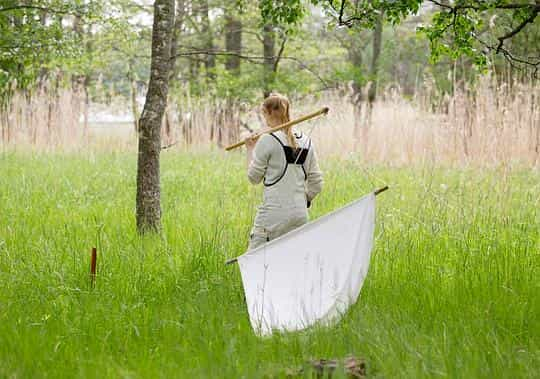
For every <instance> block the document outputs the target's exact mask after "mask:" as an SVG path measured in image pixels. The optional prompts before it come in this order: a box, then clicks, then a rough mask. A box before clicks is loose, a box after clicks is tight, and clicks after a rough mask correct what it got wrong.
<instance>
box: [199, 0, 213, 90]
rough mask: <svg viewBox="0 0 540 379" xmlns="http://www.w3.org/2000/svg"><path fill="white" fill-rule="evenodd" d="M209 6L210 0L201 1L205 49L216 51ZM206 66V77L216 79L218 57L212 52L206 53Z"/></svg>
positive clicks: (211, 79)
mask: <svg viewBox="0 0 540 379" xmlns="http://www.w3.org/2000/svg"><path fill="white" fill-rule="evenodd" d="M209 11H210V10H209V7H208V0H202V1H201V9H200V12H201V17H202V29H201V32H202V35H203V40H204V49H205V50H206V51H207V52H213V51H214V38H213V36H212V27H211V25H210V17H209V16H208V13H209ZM204 66H205V68H206V78H207V79H208V81H214V80H215V79H216V74H215V72H214V69H215V67H216V57H215V56H214V55H212V54H206V58H205V61H204Z"/></svg>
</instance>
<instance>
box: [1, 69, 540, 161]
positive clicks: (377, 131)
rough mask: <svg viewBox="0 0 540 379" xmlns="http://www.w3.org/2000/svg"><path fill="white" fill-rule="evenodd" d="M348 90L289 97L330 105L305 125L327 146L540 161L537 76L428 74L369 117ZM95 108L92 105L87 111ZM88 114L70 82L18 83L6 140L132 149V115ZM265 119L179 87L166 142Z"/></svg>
mask: <svg viewBox="0 0 540 379" xmlns="http://www.w3.org/2000/svg"><path fill="white" fill-rule="evenodd" d="M349 99H350V96H349V95H348V94H347V93H344V92H342V91H341V92H340V91H334V92H325V93H322V94H319V95H318V96H309V97H304V98H303V99H296V100H295V99H294V98H293V99H292V104H293V114H292V116H293V117H298V116H300V115H302V114H305V113H308V112H311V111H312V110H313V109H317V108H320V107H322V106H329V107H330V114H329V115H328V116H327V117H325V118H322V119H319V120H316V121H312V122H309V123H306V124H304V125H301V126H299V129H301V130H303V131H304V132H306V133H308V134H310V135H311V136H312V138H313V140H314V142H315V143H316V146H317V149H318V151H319V153H320V154H321V155H325V156H329V155H332V156H341V157H344V156H350V155H353V156H355V157H360V158H361V159H363V160H365V161H366V162H373V163H384V164H392V165H403V164H411V163H421V162H429V163H435V164H457V165H462V164H478V165H493V164H501V163H519V164H525V165H536V164H538V163H539V162H540V100H539V99H540V86H539V85H538V84H534V83H523V82H512V83H508V82H507V83H503V84H497V83H496V81H495V80H494V79H493V78H492V77H490V76H485V77H483V78H481V79H480V80H479V82H478V84H477V85H476V87H475V88H468V87H467V86H456V89H455V90H454V93H453V95H451V96H450V95H443V94H440V93H437V92H436V91H435V90H434V89H433V86H430V85H429V82H426V85H425V86H424V87H423V88H422V89H421V90H420V91H419V92H418V93H417V94H416V95H415V97H414V98H413V99H408V100H407V99H405V98H404V97H403V96H402V95H401V94H400V92H399V90H396V89H388V90H386V91H382V93H381V95H380V97H379V100H378V101H377V102H375V103H374V104H373V107H372V110H371V114H370V117H369V118H368V117H365V115H364V116H362V112H361V113H360V115H361V116H358V117H355V114H358V112H354V109H353V105H352V104H351V102H350V101H349ZM114 107H115V109H116V110H117V109H118V108H121V107H124V108H125V109H124V113H125V114H130V111H129V105H128V102H127V101H126V100H124V101H123V102H117V103H115V105H114ZM92 109H96V107H95V105H94V106H93V107H91V110H90V113H92ZM365 109H367V107H366V106H364V108H363V113H365ZM84 120H85V117H84V104H83V103H82V96H81V94H80V93H77V92H75V91H73V90H66V89H58V88H51V86H47V85H46V86H42V87H40V88H39V89H38V90H35V91H25V92H15V93H14V95H13V96H12V97H11V98H10V100H9V101H4V105H3V107H2V109H1V110H0V127H1V130H2V134H1V135H2V142H3V144H4V145H31V146H36V147H46V148H49V149H50V148H69V147H70V146H78V147H80V146H90V147H96V146H98V147H99V148H103V147H105V148H107V149H124V148H135V146H136V143H135V141H136V132H135V128H134V127H133V122H132V121H129V120H128V121H125V122H124V123H105V124H100V125H96V124H95V123H94V124H92V123H90V124H88V123H85V122H84ZM367 120H369V121H367ZM85 125H86V126H85ZM87 125H89V126H87ZM261 126H262V120H261V119H260V114H259V112H258V107H257V106H255V107H251V108H250V107H248V106H247V105H245V104H236V103H234V102H231V101H230V100H220V99H205V98H202V99H201V98H197V99H195V98H191V97H189V96H182V97H177V98H173V99H171V101H170V104H169V106H168V108H167V112H166V117H164V123H163V128H162V144H163V145H164V146H170V147H171V148H175V149H193V148H197V149H201V148H202V149H204V148H210V147H212V146H218V147H223V146H225V145H227V144H229V143H232V142H235V141H236V140H238V139H239V138H242V137H243V136H245V135H246V134H247V133H249V131H248V130H249V129H257V128H259V127H261Z"/></svg>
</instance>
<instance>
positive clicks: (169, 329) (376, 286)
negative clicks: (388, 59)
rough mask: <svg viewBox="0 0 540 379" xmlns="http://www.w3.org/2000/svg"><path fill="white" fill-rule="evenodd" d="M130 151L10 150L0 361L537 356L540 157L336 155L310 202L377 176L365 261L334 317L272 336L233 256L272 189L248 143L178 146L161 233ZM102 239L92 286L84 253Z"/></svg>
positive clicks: (118, 365) (439, 371) (14, 374)
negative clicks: (254, 326) (252, 167)
mask: <svg viewBox="0 0 540 379" xmlns="http://www.w3.org/2000/svg"><path fill="white" fill-rule="evenodd" d="M135 165H136V156H135V155H134V154H132V153H95V154H91V153H89V154H85V155H83V154H48V155H47V154H31V153H21V152H17V153H15V152H5V153H3V155H1V156H0V377H10V378H19V377H20V378H29V377H32V378H34V377H51V378H61V377H89V378H92V377H96V378H97V377H100V378H102V377H129V378H139V377H186V378H187V377H201V378H203V377H216V378H217V377H223V378H237V377H245V378H254V377H261V376H280V375H284V372H285V371H284V369H285V368H294V367H297V366H301V365H302V363H303V362H304V361H305V360H306V359H309V358H336V357H345V356H347V355H349V354H353V355H356V356H361V357H364V358H365V359H366V361H367V365H368V375H369V377H373V378H383V377H384V378H395V377H403V378H422V377H452V378H531V377H535V376H536V377H538V373H539V372H540V173H539V172H538V171H537V170H534V169H520V168H509V167H500V168H497V169H490V170H482V169H472V168H470V169H461V170H457V169H451V168H431V167H427V166H422V167H408V168H391V167H372V166H366V165H363V164H361V163H360V162H357V161H354V160H353V159H349V160H342V161H338V160H334V161H327V162H325V164H324V166H323V167H324V170H325V173H326V186H325V189H324V193H323V194H322V195H321V196H320V198H318V199H317V200H316V202H315V204H314V208H313V210H312V217H317V216H320V215H322V214H324V213H326V212H328V211H330V210H332V209H335V208H338V207H340V206H342V205H344V204H346V203H347V202H349V201H351V200H353V199H354V198H357V197H358V196H360V195H362V194H364V193H367V192H369V191H370V190H371V189H374V188H375V187H378V186H380V185H382V184H389V185H390V186H391V189H390V191H388V192H386V193H385V194H384V195H381V197H380V198H379V199H378V204H377V206H378V214H377V231H376V243H375V248H374V254H373V256H372V261H371V267H370V272H369V275H368V278H367V280H366V282H365V284H364V288H363V289H362V293H361V296H360V299H359V301H358V302H357V304H356V305H354V306H353V307H352V308H351V310H350V312H348V314H347V315H346V316H345V318H344V319H343V320H342V321H341V322H340V323H339V324H338V325H336V326H335V327H332V328H327V329H324V328H319V329H313V330H309V331H306V332H301V333H292V334H278V335H275V336H273V337H271V338H265V339H260V338H257V337H256V336H254V334H253V333H252V331H251V328H250V325H249V321H248V317H247V312H246V309H245V305H244V301H243V292H242V285H241V280H240V275H239V273H238V269H237V267H230V266H224V265H223V262H224V260H225V259H226V258H229V257H233V256H236V255H239V254H241V253H242V252H243V251H244V249H245V247H246V244H247V236H248V232H249V228H250V226H251V221H252V219H253V216H254V212H255V206H256V205H257V203H258V201H259V196H260V189H253V188H252V187H250V186H249V184H248V183H247V180H245V178H244V171H243V169H244V160H243V157H241V156H239V155H234V154H232V155H229V156H225V155H223V154H219V153H204V154H203V153H191V154H188V153H176V152H166V153H164V154H163V157H162V200H163V203H162V206H163V222H164V227H163V234H162V236H159V237H145V238H140V237H138V236H137V234H136V233H135V224H134V193H135V172H136V170H135ZM92 246H97V247H98V278H97V284H96V288H95V289H94V290H91V289H90V286H89V277H88V269H89V256H90V249H91V247H92Z"/></svg>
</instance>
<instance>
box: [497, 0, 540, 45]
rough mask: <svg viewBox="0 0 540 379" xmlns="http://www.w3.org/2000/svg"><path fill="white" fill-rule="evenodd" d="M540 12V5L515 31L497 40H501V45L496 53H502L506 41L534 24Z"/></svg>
mask: <svg viewBox="0 0 540 379" xmlns="http://www.w3.org/2000/svg"><path fill="white" fill-rule="evenodd" d="M539 12H540V5H537V6H536V7H534V8H533V9H532V13H531V15H530V16H529V17H527V18H526V19H525V20H523V21H522V22H521V24H519V25H518V26H516V27H515V28H514V29H513V30H511V31H510V32H508V33H507V34H505V35H504V36H501V37H499V38H497V39H498V40H499V44H498V45H497V50H496V52H497V53H499V52H500V51H501V49H502V47H503V44H504V41H505V40H507V39H509V38H512V37H513V36H515V35H516V34H518V33H519V32H520V31H521V30H522V29H523V28H524V27H525V26H527V24H529V23H532V22H533V21H534V19H535V18H536V16H538V13H539Z"/></svg>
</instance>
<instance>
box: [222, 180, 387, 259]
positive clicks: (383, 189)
mask: <svg viewBox="0 0 540 379" xmlns="http://www.w3.org/2000/svg"><path fill="white" fill-rule="evenodd" d="M388 188H389V187H388V186H384V187H381V188H379V189H376V190H375V191H373V194H374V195H375V196H377V195H378V194H381V193H383V192H384V191H386V190H387V189H388ZM236 262H238V258H233V259H229V260H228V261H225V264H226V265H230V264H233V263H236Z"/></svg>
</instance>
